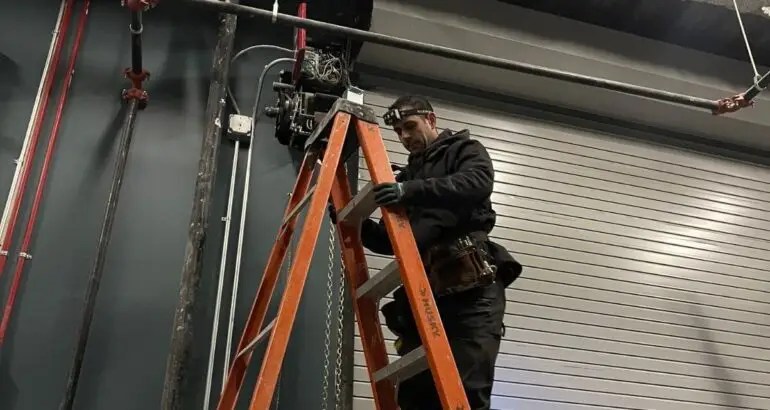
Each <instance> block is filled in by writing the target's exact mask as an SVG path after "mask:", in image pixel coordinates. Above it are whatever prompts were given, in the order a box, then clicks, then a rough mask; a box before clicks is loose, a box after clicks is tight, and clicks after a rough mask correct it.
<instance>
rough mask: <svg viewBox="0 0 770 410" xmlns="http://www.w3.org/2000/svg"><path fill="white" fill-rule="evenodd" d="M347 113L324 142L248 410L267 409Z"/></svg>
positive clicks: (338, 117)
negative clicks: (320, 161)
mask: <svg viewBox="0 0 770 410" xmlns="http://www.w3.org/2000/svg"><path fill="white" fill-rule="evenodd" d="M350 123H351V115H350V114H348V113H344V112H338V113H337V114H336V115H335V118H334V123H333V125H332V128H331V133H330V135H329V141H328V145H327V147H326V150H325V152H324V158H323V162H322V164H321V167H320V170H319V172H318V179H317V181H316V189H315V192H314V193H313V198H312V199H311V200H310V205H309V208H308V211H307V215H306V217H305V224H304V227H303V229H302V234H301V235H300V238H299V242H298V244H297V251H296V255H295V256H294V261H293V262H292V266H291V269H290V271H289V275H288V278H287V280H286V289H285V291H284V294H283V297H282V298H281V304H280V307H279V308H278V315H277V317H276V319H275V326H274V328H273V333H272V335H271V337H270V340H269V342H268V344H267V350H266V351H265V356H264V359H263V361H262V368H261V369H260V372H259V377H258V379H257V386H256V388H255V389H254V394H253V395H252V398H251V404H250V405H249V410H265V409H269V408H270V405H271V404H272V401H273V394H274V392H275V387H276V384H277V382H278V376H279V374H280V372H281V366H282V364H283V360H284V357H285V355H286V348H287V346H288V341H289V337H290V336H291V330H292V328H293V326H294V321H295V319H296V316H297V311H298V309H299V303H300V301H301V299H302V291H303V289H304V287H305V282H306V280H307V275H308V270H309V268H310V263H311V262H312V257H313V251H314V250H315V245H316V243H317V241H318V235H319V233H320V232H321V223H322V222H323V219H324V218H325V217H326V209H327V204H328V202H329V197H330V196H331V191H332V186H333V184H334V178H335V174H336V172H337V168H338V167H339V165H340V158H341V157H342V148H343V146H344V144H345V140H346V138H347V134H348V130H349V128H350Z"/></svg>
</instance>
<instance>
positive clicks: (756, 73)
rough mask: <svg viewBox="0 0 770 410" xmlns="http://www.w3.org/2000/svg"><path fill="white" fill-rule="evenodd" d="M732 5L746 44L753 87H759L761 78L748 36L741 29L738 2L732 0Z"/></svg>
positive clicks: (741, 22)
mask: <svg viewBox="0 0 770 410" xmlns="http://www.w3.org/2000/svg"><path fill="white" fill-rule="evenodd" d="M733 5H734V6H735V15H736V16H738V25H739V26H740V27H741V34H743V42H744V43H746V52H748V53H749V61H751V68H752V69H753V70H754V85H757V86H759V84H758V82H759V79H760V78H762V75H761V74H759V70H758V69H757V63H756V62H754V54H753V53H752V52H751V44H749V36H748V34H746V28H745V27H743V18H742V17H741V12H740V10H738V0H733Z"/></svg>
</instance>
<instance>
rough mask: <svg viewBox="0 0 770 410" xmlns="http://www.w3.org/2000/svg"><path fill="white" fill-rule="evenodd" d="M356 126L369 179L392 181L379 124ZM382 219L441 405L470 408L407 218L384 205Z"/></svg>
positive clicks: (357, 122)
mask: <svg viewBox="0 0 770 410" xmlns="http://www.w3.org/2000/svg"><path fill="white" fill-rule="evenodd" d="M355 125H356V131H357V134H358V138H359V144H360V145H361V148H362V150H363V154H364V159H365V160H366V164H367V167H368V170H369V174H370V175H371V178H372V181H373V182H374V183H375V184H379V183H387V182H395V177H394V176H393V170H392V169H391V167H390V161H389V160H388V154H387V151H386V149H385V144H384V143H383V141H382V135H381V133H380V127H379V124H377V123H368V122H363V121H356V122H355ZM382 219H383V220H384V221H385V227H386V228H387V231H388V234H389V237H390V239H391V243H392V245H393V251H394V254H395V257H396V258H397V260H398V264H399V268H400V271H401V278H402V281H403V283H404V288H405V290H406V294H407V296H408V299H409V304H410V306H411V308H412V313H413V316H414V319H415V322H416V324H417V330H418V331H419V334H420V339H421V340H422V342H423V346H424V347H425V351H426V356H427V359H428V363H429V366H430V369H431V372H432V374H433V380H434V381H435V384H436V389H437V391H438V394H439V397H440V398H441V404H442V406H443V408H445V409H469V408H470V405H469V404H468V399H467V397H466V395H465V390H464V389H463V386H462V382H461V380H460V374H459V371H458V370H457V365H456V364H455V361H454V356H453V355H452V350H451V349H450V347H449V341H448V339H447V336H446V333H445V332H444V326H443V324H442V322H441V317H440V316H439V313H438V309H437V307H436V301H435V299H434V297H433V293H432V291H431V287H430V283H429V282H428V278H427V275H426V274H425V269H424V267H423V265H422V259H421V258H420V254H419V252H418V249H417V243H416V241H415V239H414V234H413V232H412V228H411V226H410V225H409V220H408V219H407V217H406V214H405V212H404V211H403V210H390V209H386V208H382Z"/></svg>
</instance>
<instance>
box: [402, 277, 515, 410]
mask: <svg viewBox="0 0 770 410" xmlns="http://www.w3.org/2000/svg"><path fill="white" fill-rule="evenodd" d="M436 303H437V304H438V309H439V313H440V315H441V321H442V322H443V324H444V329H445V330H446V335H447V338H448V339H449V345H450V347H451V349H452V354H453V355H454V359H455V362H456V363H457V368H458V370H459V372H460V378H461V379H462V383H463V387H465V393H466V395H467V396H468V401H469V403H470V406H471V410H489V409H490V408H491V395H492V383H493V382H494V379H495V360H496V359H497V353H498V351H499V350H500V339H501V337H502V332H503V315H504V313H505V289H504V288H503V286H502V285H500V284H498V283H493V284H491V285H488V286H485V287H483V288H477V289H471V290H468V291H465V292H463V293H459V294H455V295H449V296H444V297H441V298H438V299H437V300H436ZM403 343H404V349H403V350H404V351H411V350H413V349H414V348H417V347H418V346H419V345H420V341H419V340H416V341H415V340H406V339H405V340H403ZM398 404H399V406H400V407H401V410H441V402H440V401H439V398H438V393H437V391H436V387H435V385H434V383H433V376H432V375H431V373H430V370H426V371H424V372H422V373H420V374H418V375H416V376H414V377H412V378H410V379H407V380H405V381H403V382H401V384H400V385H399V387H398Z"/></svg>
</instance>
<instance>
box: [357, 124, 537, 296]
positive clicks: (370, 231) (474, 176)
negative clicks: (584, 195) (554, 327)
mask: <svg viewBox="0 0 770 410" xmlns="http://www.w3.org/2000/svg"><path fill="white" fill-rule="evenodd" d="M494 177H495V173H494V168H493V166H492V160H491V158H490V157H489V153H487V150H486V148H484V146H483V145H482V144H481V143H480V142H479V141H477V140H474V139H471V138H470V133H469V132H468V130H463V131H460V132H457V133H453V132H451V131H449V130H445V131H444V132H442V133H441V134H440V135H439V137H438V139H437V140H436V141H434V142H433V143H432V144H431V145H429V146H428V147H427V148H426V149H425V150H423V151H421V152H418V153H412V154H410V155H409V159H408V162H407V165H406V167H405V168H404V169H403V170H402V171H401V173H399V174H398V176H397V177H396V181H398V182H402V183H403V185H402V186H403V189H404V196H403V205H404V206H405V208H406V212H407V215H408V217H409V222H410V224H411V227H412V231H413V232H414V237H415V240H416V242H417V246H418V248H419V249H420V252H423V251H425V250H427V249H428V248H430V247H431V246H434V245H437V244H440V243H444V242H449V241H452V240H454V239H457V238H459V237H461V236H463V235H468V234H471V233H474V232H484V233H486V234H488V233H489V232H491V231H492V228H493V227H494V226H495V219H496V214H495V211H494V210H493V209H492V201H491V198H490V197H491V195H492V189H493V185H494ZM361 240H362V242H363V244H364V246H365V247H366V248H368V249H369V250H371V251H372V252H375V253H379V254H385V255H392V254H393V249H392V247H391V244H390V239H389V237H388V234H387V231H386V230H385V225H384V223H383V221H382V220H381V221H380V223H379V224H378V223H376V222H374V221H373V220H371V219H369V220H365V221H364V224H363V226H362V229H361ZM486 245H487V248H488V249H489V251H490V253H491V256H492V257H493V259H494V260H495V262H496V264H497V268H498V277H499V278H500V279H501V280H502V281H503V283H504V284H505V285H506V286H507V285H509V284H510V283H511V282H513V281H514V280H515V279H516V278H517V277H518V276H519V274H520V273H521V270H522V268H521V265H520V264H519V263H518V262H516V260H515V259H514V258H513V256H511V254H510V253H509V252H508V251H507V250H506V249H505V248H504V247H502V246H500V245H498V244H496V243H494V242H491V241H487V243H486Z"/></svg>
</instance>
